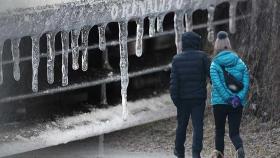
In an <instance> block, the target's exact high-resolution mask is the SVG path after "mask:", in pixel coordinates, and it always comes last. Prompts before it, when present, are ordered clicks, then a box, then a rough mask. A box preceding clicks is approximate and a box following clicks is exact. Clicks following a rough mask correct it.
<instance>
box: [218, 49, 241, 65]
mask: <svg viewBox="0 0 280 158" xmlns="http://www.w3.org/2000/svg"><path fill="white" fill-rule="evenodd" d="M238 60H239V57H238V55H237V54H236V53H235V52H233V51H230V50H225V51H222V52H220V53H219V54H218V55H217V56H216V57H215V58H214V62H215V63H217V64H219V65H220V66H225V67H231V66H235V65H236V64H237V62H238Z"/></svg>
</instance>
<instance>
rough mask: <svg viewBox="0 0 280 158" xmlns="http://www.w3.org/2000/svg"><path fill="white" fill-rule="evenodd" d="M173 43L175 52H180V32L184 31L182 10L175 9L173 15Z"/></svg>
mask: <svg viewBox="0 0 280 158" xmlns="http://www.w3.org/2000/svg"><path fill="white" fill-rule="evenodd" d="M174 30H175V43H176V46H177V54H178V53H181V52H182V34H183V32H184V12H183V11H177V12H175V16H174Z"/></svg>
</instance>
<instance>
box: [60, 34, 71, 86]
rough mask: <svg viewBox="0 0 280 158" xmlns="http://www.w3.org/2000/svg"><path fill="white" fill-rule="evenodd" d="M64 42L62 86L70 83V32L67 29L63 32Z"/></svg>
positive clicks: (62, 38)
mask: <svg viewBox="0 0 280 158" xmlns="http://www.w3.org/2000/svg"><path fill="white" fill-rule="evenodd" d="M61 44H62V68H61V71H62V86H67V85H68V49H69V33H68V32H67V31H62V32H61Z"/></svg>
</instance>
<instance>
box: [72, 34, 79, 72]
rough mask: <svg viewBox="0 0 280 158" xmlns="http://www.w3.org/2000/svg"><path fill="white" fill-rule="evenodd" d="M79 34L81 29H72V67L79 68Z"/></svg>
mask: <svg viewBox="0 0 280 158" xmlns="http://www.w3.org/2000/svg"><path fill="white" fill-rule="evenodd" d="M79 36H80V30H72V31H71V48H72V69H73V70H78V69H79Z"/></svg>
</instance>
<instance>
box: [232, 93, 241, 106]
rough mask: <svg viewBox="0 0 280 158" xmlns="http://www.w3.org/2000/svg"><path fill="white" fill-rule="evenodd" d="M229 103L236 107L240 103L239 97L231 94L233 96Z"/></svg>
mask: <svg viewBox="0 0 280 158" xmlns="http://www.w3.org/2000/svg"><path fill="white" fill-rule="evenodd" d="M231 105H232V106H233V107H234V108H237V107H238V106H240V105H241V99H240V98H239V97H238V96H237V95H235V96H233V98H232V100H231Z"/></svg>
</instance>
